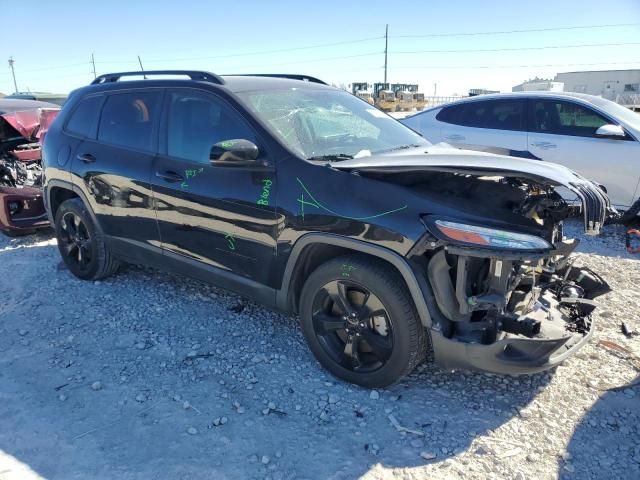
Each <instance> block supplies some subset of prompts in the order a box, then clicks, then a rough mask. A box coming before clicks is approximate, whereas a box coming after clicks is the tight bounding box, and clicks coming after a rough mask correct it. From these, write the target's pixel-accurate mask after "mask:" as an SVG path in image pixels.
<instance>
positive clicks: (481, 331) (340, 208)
mask: <svg viewBox="0 0 640 480" xmlns="http://www.w3.org/2000/svg"><path fill="white" fill-rule="evenodd" d="M134 75H137V76H140V75H141V73H140V72H128V73H116V74H109V75H103V76H101V77H98V78H97V79H96V81H94V82H93V83H92V84H91V85H89V86H87V87H84V88H81V89H79V90H77V91H75V92H73V93H72V94H71V95H70V97H69V99H68V101H67V102H66V104H65V106H64V108H63V109H62V112H61V113H60V115H59V116H58V118H57V120H56V121H55V122H54V124H53V126H52V127H51V128H50V130H49V133H48V135H47V137H46V140H45V144H44V152H43V158H44V167H45V192H44V198H45V204H46V207H47V211H48V215H49V218H50V220H51V222H52V224H53V225H54V226H55V231H56V235H57V239H58V247H59V249H60V253H61V255H62V258H63V259H64V262H65V263H66V265H67V267H68V268H69V270H70V271H71V272H72V273H73V274H74V275H76V276H77V277H79V278H81V279H86V280H95V279H99V278H102V277H105V276H107V275H110V274H112V273H114V272H115V271H116V270H117V268H118V265H119V263H120V262H123V261H124V262H133V263H139V264H145V265H152V266H155V267H158V268H162V269H166V270H171V271H174V272H181V273H183V274H186V275H189V276H192V277H195V278H198V279H201V280H204V281H208V282H211V283H214V284H216V285H218V286H220V287H222V288H225V289H229V290H232V291H235V292H238V293H240V294H242V295H245V296H248V297H251V298H253V299H255V300H257V301H259V302H261V303H263V304H265V305H266V306H268V307H271V308H276V309H278V310H281V311H285V312H292V313H296V314H298V315H299V317H300V322H301V326H302V331H303V333H304V335H305V337H306V339H307V341H308V343H309V347H310V348H311V350H312V352H313V353H314V354H315V356H316V357H317V359H318V360H319V361H320V363H321V364H322V365H324V366H325V367H326V368H327V369H328V370H330V371H331V373H333V374H334V375H336V376H337V377H340V378H342V379H345V380H347V381H350V382H354V383H357V384H360V385H365V386H371V387H373V386H384V385H388V384H390V383H392V382H394V381H396V380H397V379H399V378H400V377H402V376H403V375H405V374H407V373H408V372H410V371H411V370H412V369H413V368H414V367H415V366H416V365H418V363H420V362H421V361H422V360H423V359H424V358H425V357H428V358H432V359H434V360H435V361H436V362H437V363H439V364H440V365H443V366H444V367H445V368H476V369H480V370H485V371H491V372H498V373H500V372H503V373H530V372H536V371H540V370H543V369H546V368H550V367H552V366H554V365H556V364H558V363H559V362H561V361H562V360H563V359H564V358H566V357H567V356H568V355H570V354H571V353H572V352H574V351H575V350H577V349H578V348H579V347H580V346H581V345H583V344H584V343H585V342H586V341H587V340H588V339H589V337H590V336H591V333H592V323H591V316H590V314H591V311H592V310H593V308H594V306H593V301H592V300H593V298H594V297H595V296H597V295H599V294H602V293H603V292H605V291H607V286H606V284H605V283H604V282H603V281H602V280H601V278H600V277H599V276H598V275H597V274H595V273H594V272H591V271H588V270H584V269H578V268H575V267H573V266H572V263H571V259H570V257H569V254H570V253H571V251H572V250H573V249H574V248H575V246H576V245H577V241H572V240H566V239H564V238H563V235H562V220H563V219H564V218H565V217H566V216H567V215H568V214H569V212H570V211H571V210H570V209H569V208H568V206H567V204H566V203H565V202H564V201H563V199H562V197H561V196H560V195H559V194H558V193H557V192H556V188H557V187H560V186H563V187H566V188H568V189H570V190H572V191H573V192H574V193H575V195H576V196H577V197H578V199H579V200H580V201H581V203H582V214H583V217H584V224H585V229H586V230H587V233H597V232H598V231H599V229H600V226H601V225H602V223H603V222H604V220H605V219H606V216H607V213H608V211H609V210H610V207H609V201H608V199H607V196H606V194H605V193H604V192H603V191H602V190H601V189H600V188H599V187H597V186H596V185H595V184H593V183H591V182H590V181H588V180H586V179H584V178H582V177H580V176H579V175H577V174H575V173H573V172H571V171H570V170H568V169H566V168H564V167H561V166H558V165H554V164H550V163H544V162H535V161H530V160H524V159H517V158H511V157H505V156H497V155H492V154H485V153H479V152H468V151H464V150H457V149H453V148H451V147H449V146H447V145H431V144H430V143H428V142H427V141H425V140H424V139H423V138H422V137H421V136H419V135H418V134H416V133H414V132H413V131H412V130H410V129H409V128H407V127H405V126H403V125H402V124H400V123H399V122H397V121H396V120H394V119H393V118H391V117H389V116H388V115H386V114H385V113H383V112H381V111H379V110H377V109H375V108H373V107H371V106H370V105H369V104H367V103H366V102H364V101H362V100H360V99H358V98H357V97H355V96H353V95H351V94H349V93H346V92H344V91H341V90H338V89H336V88H332V87H330V86H328V85H326V84H324V83H323V82H321V81H320V80H318V79H315V78H313V77H304V76H300V75H248V76H243V75H234V76H224V77H220V76H217V75H214V74H211V73H207V72H197V71H160V72H145V75H146V77H145V79H135V78H133V76H134ZM168 77H170V78H168ZM176 77H184V78H176Z"/></svg>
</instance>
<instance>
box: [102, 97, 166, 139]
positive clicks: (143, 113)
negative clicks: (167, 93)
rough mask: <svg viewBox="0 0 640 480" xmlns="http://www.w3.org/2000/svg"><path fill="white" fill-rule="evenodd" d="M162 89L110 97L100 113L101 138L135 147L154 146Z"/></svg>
mask: <svg viewBox="0 0 640 480" xmlns="http://www.w3.org/2000/svg"><path fill="white" fill-rule="evenodd" d="M159 108H160V92H130V93H118V94H115V95H110V96H108V97H107V101H106V102H105V104H104V107H103V109H102V116H101V117H100V127H99V128H98V140H99V141H101V142H105V143H111V144H113V145H119V146H122V147H126V148H132V149H135V150H146V151H150V150H152V136H153V128H154V125H155V123H156V121H157V118H158V113H159Z"/></svg>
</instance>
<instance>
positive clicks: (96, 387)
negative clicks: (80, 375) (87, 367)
mask: <svg viewBox="0 0 640 480" xmlns="http://www.w3.org/2000/svg"><path fill="white" fill-rule="evenodd" d="M91 390H96V391H97V390H102V384H101V383H100V382H93V383H92V384H91Z"/></svg>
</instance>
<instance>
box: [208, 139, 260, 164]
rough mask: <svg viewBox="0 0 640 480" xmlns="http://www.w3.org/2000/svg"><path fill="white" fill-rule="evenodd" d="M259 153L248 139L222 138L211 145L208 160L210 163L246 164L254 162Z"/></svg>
mask: <svg viewBox="0 0 640 480" xmlns="http://www.w3.org/2000/svg"><path fill="white" fill-rule="evenodd" d="M259 154H260V151H259V150H258V147H257V145H256V144H255V143H253V142H251V141H249V140H244V139H234V140H224V141H222V142H218V143H216V144H215V145H214V146H213V147H211V152H210V153H209V161H210V162H211V164H212V165H228V166H233V165H237V166H246V165H253V164H256V163H257V162H256V159H257V158H258V155H259Z"/></svg>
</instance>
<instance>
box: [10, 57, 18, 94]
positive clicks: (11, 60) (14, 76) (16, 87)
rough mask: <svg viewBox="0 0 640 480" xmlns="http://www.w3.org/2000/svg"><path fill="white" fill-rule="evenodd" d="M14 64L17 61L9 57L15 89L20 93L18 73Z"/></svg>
mask: <svg viewBox="0 0 640 480" xmlns="http://www.w3.org/2000/svg"><path fill="white" fill-rule="evenodd" d="M14 63H16V61H15V60H14V59H13V57H9V68H10V69H11V75H12V76H13V88H15V89H16V93H18V83H17V82H16V71H15V69H14V68H13V64H14Z"/></svg>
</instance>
